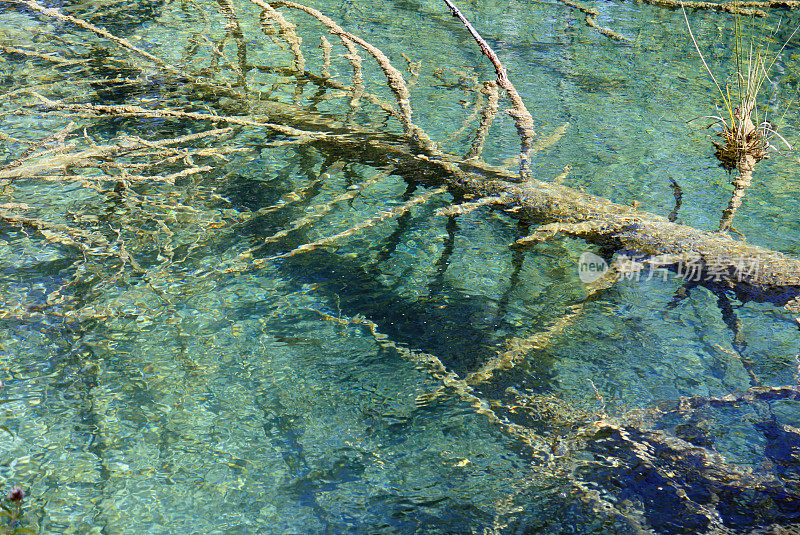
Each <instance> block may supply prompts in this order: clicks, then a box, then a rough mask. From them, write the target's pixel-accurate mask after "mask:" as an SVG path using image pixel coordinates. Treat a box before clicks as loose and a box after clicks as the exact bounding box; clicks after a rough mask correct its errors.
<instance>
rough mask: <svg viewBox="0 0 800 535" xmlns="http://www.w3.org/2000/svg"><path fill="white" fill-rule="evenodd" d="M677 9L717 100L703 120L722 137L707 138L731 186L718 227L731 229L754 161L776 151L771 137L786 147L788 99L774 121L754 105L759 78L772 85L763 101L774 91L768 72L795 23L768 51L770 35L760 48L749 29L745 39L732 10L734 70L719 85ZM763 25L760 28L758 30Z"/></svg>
mask: <svg viewBox="0 0 800 535" xmlns="http://www.w3.org/2000/svg"><path fill="white" fill-rule="evenodd" d="M682 10H683V17H684V20H685V21H686V27H687V28H688V30H689V36H690V37H691V39H692V43H693V44H694V47H695V50H697V53H698V54H699V56H700V60H701V61H702V62H703V67H705V70H706V72H707V73H708V75H709V76H710V77H711V80H712V81H713V82H714V85H715V86H716V88H717V91H718V92H719V95H720V98H721V100H722V105H723V110H722V111H721V112H718V113H716V114H715V115H708V116H705V117H704V118H706V119H712V120H713V121H714V122H713V123H712V124H711V126H717V127H721V129H720V130H719V131H717V135H718V136H719V137H721V138H722V140H723V142H722V143H718V142H716V141H714V142H712V143H713V144H714V147H715V148H716V151H715V153H714V156H716V158H717V160H719V162H720V166H721V167H723V168H724V169H725V170H726V171H728V172H729V173H731V174H732V178H731V184H732V185H733V188H734V189H733V194H732V195H731V199H730V201H729V202H728V206H727V208H726V209H725V210H724V211H723V213H722V218H721V219H720V223H719V230H720V231H727V230H735V229H733V228H732V226H731V224H732V222H733V217H734V215H736V212H737V210H738V209H739V207H740V206H741V205H742V199H743V198H744V194H745V191H746V190H747V188H748V187H749V186H750V184H751V182H752V179H753V171H754V170H755V166H756V164H757V163H758V162H760V161H761V160H764V159H766V158H768V157H769V152H770V151H775V152H780V149H779V148H778V147H777V146H776V145H775V144H773V141H775V140H776V139H777V140H779V142H780V144H781V145H782V146H783V147H784V148H785V149H787V150H792V146H791V144H790V143H789V142H788V141H786V139H785V138H784V137H783V136H781V134H779V133H778V125H780V123H781V122H782V121H783V119H784V118H785V117H786V113H787V112H788V111H789V108H790V106H791V104H792V102H793V101H794V97H792V99H791V100H790V102H789V103H788V104H787V106H786V109H785V110H784V113H783V115H782V116H781V117H780V118H778V120H775V121H771V120H769V118H768V116H767V111H766V110H767V107H766V105H763V106H760V105H759V99H760V98H761V96H762V95H763V94H764V92H765V91H764V87H765V82H768V83H769V85H771V86H772V87H773V90H772V91H771V94H770V95H769V97H768V98H767V99H766V102H769V101H770V100H771V99H772V97H773V96H774V95H775V91H776V90H777V84H774V83H773V82H772V80H771V79H770V77H769V73H770V71H771V70H772V67H773V66H774V65H775V62H776V61H777V60H778V58H779V57H780V55H781V53H782V52H783V50H784V48H786V45H787V44H788V43H789V42H790V41H791V40H792V38H793V37H794V35H795V34H796V33H797V31H798V29H800V26H798V27H797V28H795V29H794V31H793V32H792V33H791V35H790V36H789V38H788V39H786V41H784V42H783V45H782V46H781V47H780V49H779V50H778V51H777V52H775V53H772V51H771V50H770V47H769V42H771V39H765V40H766V41H767V43H768V44H767V46H766V47H763V46H762V45H761V43H760V42H758V41H757V39H756V36H755V34H754V33H753V32H750V34H749V37H747V36H746V35H745V29H744V27H743V24H742V15H740V14H736V19H735V23H734V34H735V43H734V46H735V48H734V54H735V57H736V71H735V72H734V73H732V74H731V75H730V76H728V77H727V78H726V80H725V83H724V87H723V85H722V84H720V83H719V82H718V81H717V78H716V77H715V76H714V73H713V72H712V71H711V68H710V67H709V66H708V63H706V60H705V58H704V57H703V53H702V52H701V51H700V47H699V46H698V44H697V39H696V38H695V36H694V32H692V27H691V25H690V24H689V18H688V16H687V15H686V9H685V8H682ZM764 29H765V28H763V27H762V32H763V30H764ZM779 29H780V24H778V26H777V27H776V28H775V29H774V30H773V31H772V35H774V34H776V33H777V32H778V30H779ZM770 37H771V36H770ZM731 79H733V81H731ZM795 96H796V94H795ZM760 107H761V108H763V111H762V110H760V109H759V108H760ZM734 172H735V173H734Z"/></svg>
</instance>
